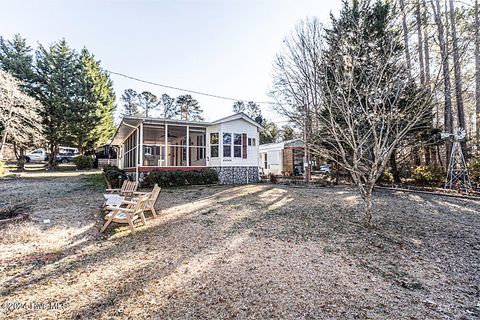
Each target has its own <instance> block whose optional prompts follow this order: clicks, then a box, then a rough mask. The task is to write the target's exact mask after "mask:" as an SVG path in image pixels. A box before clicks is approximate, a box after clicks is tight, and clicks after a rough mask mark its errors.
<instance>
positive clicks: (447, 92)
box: [430, 0, 453, 167]
mask: <svg viewBox="0 0 480 320" xmlns="http://www.w3.org/2000/svg"><path fill="white" fill-rule="evenodd" d="M430 1H431V4H432V8H433V12H434V16H435V22H436V24H437V36H438V46H439V47H440V57H441V59H442V75H443V87H444V88H443V90H444V97H445V114H444V130H445V131H446V132H450V133H452V132H453V118H452V95H451V83H450V68H449V63H448V49H447V44H446V42H445V34H444V27H443V22H442V15H441V11H440V10H441V9H440V2H439V0H435V3H434V2H433V1H434V0H430ZM445 149H446V154H445V160H446V161H445V164H446V166H447V167H448V163H449V161H450V152H451V146H450V144H449V143H448V142H447V143H446V144H445Z"/></svg>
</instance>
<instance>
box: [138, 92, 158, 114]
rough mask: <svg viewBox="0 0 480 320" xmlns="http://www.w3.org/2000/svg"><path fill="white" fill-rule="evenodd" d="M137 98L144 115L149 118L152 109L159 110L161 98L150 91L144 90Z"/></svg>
mask: <svg viewBox="0 0 480 320" xmlns="http://www.w3.org/2000/svg"><path fill="white" fill-rule="evenodd" d="M137 99H138V104H139V105H140V108H141V109H142V110H143V115H144V116H145V117H147V118H148V116H151V114H150V113H149V112H150V111H154V110H158V109H159V107H160V105H161V100H159V99H158V98H157V96H156V95H154V94H153V93H151V92H150V91H143V92H142V93H140V94H139V95H137Z"/></svg>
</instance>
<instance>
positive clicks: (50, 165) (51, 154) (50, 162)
mask: <svg viewBox="0 0 480 320" xmlns="http://www.w3.org/2000/svg"><path fill="white" fill-rule="evenodd" d="M56 158H57V147H56V146H55V145H53V144H51V145H50V152H49V156H48V168H49V169H52V168H53V167H55V165H56V161H55V159H56Z"/></svg>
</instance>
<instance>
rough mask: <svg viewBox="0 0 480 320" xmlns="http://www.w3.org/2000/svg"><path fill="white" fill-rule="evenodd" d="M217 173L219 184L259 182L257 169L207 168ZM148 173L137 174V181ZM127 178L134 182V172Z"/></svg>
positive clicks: (130, 172)
mask: <svg viewBox="0 0 480 320" xmlns="http://www.w3.org/2000/svg"><path fill="white" fill-rule="evenodd" d="M208 169H213V170H215V171H217V173H218V180H219V181H218V183H219V184H246V183H257V182H259V181H260V175H259V170H258V167H208ZM149 173H150V172H139V177H138V181H139V182H142V181H143V180H144V179H145V177H146V176H148V174H149ZM127 176H128V177H129V178H130V179H132V180H135V176H136V172H135V171H127Z"/></svg>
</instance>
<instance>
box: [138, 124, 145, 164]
mask: <svg viewBox="0 0 480 320" xmlns="http://www.w3.org/2000/svg"><path fill="white" fill-rule="evenodd" d="M139 153H140V155H139V157H138V158H139V161H138V162H139V164H140V165H143V153H144V151H143V123H140V152H139Z"/></svg>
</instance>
